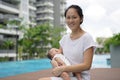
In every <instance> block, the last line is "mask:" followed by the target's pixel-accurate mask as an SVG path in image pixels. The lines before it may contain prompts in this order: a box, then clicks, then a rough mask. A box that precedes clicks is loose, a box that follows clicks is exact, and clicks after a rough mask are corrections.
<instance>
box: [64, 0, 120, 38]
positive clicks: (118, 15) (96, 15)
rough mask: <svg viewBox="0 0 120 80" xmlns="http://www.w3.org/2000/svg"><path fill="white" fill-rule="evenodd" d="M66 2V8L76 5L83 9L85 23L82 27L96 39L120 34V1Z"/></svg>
mask: <svg viewBox="0 0 120 80" xmlns="http://www.w3.org/2000/svg"><path fill="white" fill-rule="evenodd" d="M66 2H67V6H66V7H68V6H70V5H72V4H76V5H79V6H80V7H81V8H82V10H83V14H84V21H83V24H82V25H81V26H82V28H83V29H84V30H86V31H87V32H89V33H90V34H91V35H92V36H93V38H94V39H96V38H97V37H106V38H107V37H111V36H112V35H113V34H116V33H119V32H120V0H66ZM67 32H70V30H69V29H68V31H67Z"/></svg>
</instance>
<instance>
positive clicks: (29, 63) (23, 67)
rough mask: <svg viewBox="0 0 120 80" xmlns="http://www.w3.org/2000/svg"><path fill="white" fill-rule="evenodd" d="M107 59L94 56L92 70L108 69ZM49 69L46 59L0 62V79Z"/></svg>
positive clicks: (102, 56) (101, 56)
mask: <svg viewBox="0 0 120 80" xmlns="http://www.w3.org/2000/svg"><path fill="white" fill-rule="evenodd" d="M107 58H110V55H94V57H93V63H92V68H110V65H108V64H107V60H106V59H107ZM50 68H52V65H51V63H50V60H49V59H47V58H45V59H39V60H25V61H13V62H0V78H4V77H8V76H14V75H17V74H23V73H28V72H35V71H39V70H44V69H50Z"/></svg>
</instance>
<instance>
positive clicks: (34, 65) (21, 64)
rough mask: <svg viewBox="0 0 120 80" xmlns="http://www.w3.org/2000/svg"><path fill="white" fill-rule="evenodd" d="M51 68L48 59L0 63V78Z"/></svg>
mask: <svg viewBox="0 0 120 80" xmlns="http://www.w3.org/2000/svg"><path fill="white" fill-rule="evenodd" d="M49 68H52V65H51V64H50V60H49V59H39V60H25V61H13V62H1V63H0V78H3V77H8V76H14V75H17V74H22V73H27V72H34V71H38V70H44V69H49Z"/></svg>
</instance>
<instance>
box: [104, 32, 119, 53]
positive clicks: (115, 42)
mask: <svg viewBox="0 0 120 80" xmlns="http://www.w3.org/2000/svg"><path fill="white" fill-rule="evenodd" d="M110 45H114V46H118V45H120V33H118V34H114V35H113V36H112V37H110V38H108V39H106V41H105V42H104V48H105V49H106V50H107V51H110V50H109V49H110Z"/></svg>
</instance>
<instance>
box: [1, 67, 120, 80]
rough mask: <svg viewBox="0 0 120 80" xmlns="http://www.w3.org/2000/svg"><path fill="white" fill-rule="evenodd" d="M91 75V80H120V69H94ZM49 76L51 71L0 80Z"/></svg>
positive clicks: (33, 78)
mask: <svg viewBox="0 0 120 80" xmlns="http://www.w3.org/2000/svg"><path fill="white" fill-rule="evenodd" d="M90 75H91V80H120V68H92V69H91V70H90ZM48 76H53V75H52V74H51V69H48V70H42V71H37V72H30V73H26V74H20V75H16V76H10V77H6V78H0V80H38V79H39V78H41V77H48Z"/></svg>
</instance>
